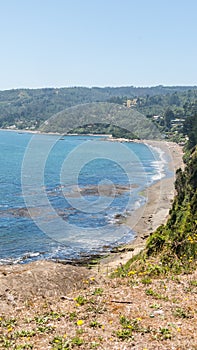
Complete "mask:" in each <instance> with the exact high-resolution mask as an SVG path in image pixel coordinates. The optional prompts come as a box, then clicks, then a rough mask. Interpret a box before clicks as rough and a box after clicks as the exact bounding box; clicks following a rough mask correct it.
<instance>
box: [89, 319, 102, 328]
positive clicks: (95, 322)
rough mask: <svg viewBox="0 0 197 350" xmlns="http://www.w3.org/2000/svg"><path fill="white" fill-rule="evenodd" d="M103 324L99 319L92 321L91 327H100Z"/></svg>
mask: <svg viewBox="0 0 197 350" xmlns="http://www.w3.org/2000/svg"><path fill="white" fill-rule="evenodd" d="M101 326H102V325H101V323H99V322H98V321H96V320H95V321H91V322H90V327H92V328H97V327H98V328H100V327H101Z"/></svg>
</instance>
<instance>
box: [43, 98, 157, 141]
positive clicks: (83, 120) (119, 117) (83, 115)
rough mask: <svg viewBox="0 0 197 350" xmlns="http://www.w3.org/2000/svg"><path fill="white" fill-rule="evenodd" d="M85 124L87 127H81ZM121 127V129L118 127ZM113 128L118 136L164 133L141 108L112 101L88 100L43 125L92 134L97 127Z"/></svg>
mask: <svg viewBox="0 0 197 350" xmlns="http://www.w3.org/2000/svg"><path fill="white" fill-rule="evenodd" d="M100 124H102V125H100ZM84 125H86V127H85V128H84V127H83V128H81V126H84ZM95 125H96V126H95ZM107 125H108V127H107ZM111 125H113V128H111ZM103 126H104V128H103ZM106 127H107V128H106ZM117 127H119V128H121V130H118V129H117ZM76 128H77V129H76ZM109 129H111V131H112V132H113V133H114V132H115V133H116V136H119V135H120V136H129V137H131V138H133V137H135V138H136V137H137V138H148V139H150V138H160V136H161V135H160V132H159V130H158V128H157V127H156V126H155V125H154V124H153V123H152V121H151V120H149V119H148V118H146V117H145V116H144V115H142V114H141V113H139V112H138V111H137V110H133V109H131V108H127V107H125V106H122V105H121V106H120V105H118V104H114V103H109V102H97V103H87V104H84V105H78V106H74V107H71V108H69V109H65V110H64V111H63V112H60V113H58V114H56V115H54V116H53V117H51V118H50V119H49V120H48V121H46V122H44V124H43V125H42V126H41V127H40V130H41V131H43V132H49V131H52V132H59V133H65V134H66V133H68V132H76V131H77V132H80V131H82V132H88V133H89V132H92V131H93V130H94V131H95V130H96V132H97V133H99V134H100V133H103V131H105V132H109ZM123 130H126V131H123Z"/></svg>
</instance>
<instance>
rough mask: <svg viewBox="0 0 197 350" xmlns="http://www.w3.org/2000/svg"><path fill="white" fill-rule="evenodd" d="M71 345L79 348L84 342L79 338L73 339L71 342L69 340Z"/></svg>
mask: <svg viewBox="0 0 197 350" xmlns="http://www.w3.org/2000/svg"><path fill="white" fill-rule="evenodd" d="M71 343H72V344H73V345H77V346H81V345H82V344H83V343H84V342H83V339H81V338H79V337H74V338H73V339H72V340H71Z"/></svg>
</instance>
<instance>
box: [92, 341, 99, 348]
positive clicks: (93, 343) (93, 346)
mask: <svg viewBox="0 0 197 350" xmlns="http://www.w3.org/2000/svg"><path fill="white" fill-rule="evenodd" d="M99 345H100V343H98V342H95V341H93V342H92V343H91V344H90V347H91V349H95V348H97V347H98V346H99Z"/></svg>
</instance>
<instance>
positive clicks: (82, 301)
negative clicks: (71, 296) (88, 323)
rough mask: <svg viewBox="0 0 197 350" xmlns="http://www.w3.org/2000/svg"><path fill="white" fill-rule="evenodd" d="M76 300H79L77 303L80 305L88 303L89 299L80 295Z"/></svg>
mask: <svg viewBox="0 0 197 350" xmlns="http://www.w3.org/2000/svg"><path fill="white" fill-rule="evenodd" d="M75 301H76V302H77V304H79V305H80V306H82V305H84V304H86V303H87V300H86V299H85V298H84V297H83V296H82V295H79V296H78V297H77V298H75Z"/></svg>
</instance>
